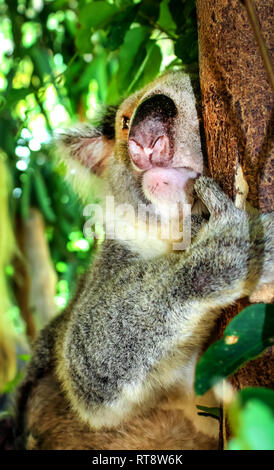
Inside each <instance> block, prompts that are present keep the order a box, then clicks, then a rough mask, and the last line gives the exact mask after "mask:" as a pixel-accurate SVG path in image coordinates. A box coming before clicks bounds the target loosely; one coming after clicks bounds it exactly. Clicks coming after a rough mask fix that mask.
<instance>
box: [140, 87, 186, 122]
mask: <svg viewBox="0 0 274 470" xmlns="http://www.w3.org/2000/svg"><path fill="white" fill-rule="evenodd" d="M176 115H177V108H176V106H175V103H174V101H173V100H172V99H171V98H169V97H168V96H166V95H162V94H159V95H153V96H151V97H150V98H147V99H146V100H145V101H143V103H141V104H140V106H139V107H138V108H137V111H136V113H135V116H134V118H133V123H132V125H133V126H136V125H138V124H139V122H140V121H144V120H145V119H147V118H149V119H155V118H156V119H159V120H160V121H162V122H163V123H164V122H166V121H169V120H170V119H172V118H175V117H176Z"/></svg>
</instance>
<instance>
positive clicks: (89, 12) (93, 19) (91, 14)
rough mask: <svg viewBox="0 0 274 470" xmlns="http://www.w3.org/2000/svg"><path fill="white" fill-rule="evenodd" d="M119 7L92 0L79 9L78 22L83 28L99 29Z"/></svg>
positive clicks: (110, 18) (108, 21)
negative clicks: (92, 0)
mask: <svg viewBox="0 0 274 470" xmlns="http://www.w3.org/2000/svg"><path fill="white" fill-rule="evenodd" d="M118 11H119V9H118V8H117V7H116V6H115V5H111V4H110V3H107V2H92V3H89V4H88V5H84V6H83V7H82V8H81V9H80V11H79V22H80V24H81V25H82V26H84V28H89V29H91V28H95V29H100V28H103V27H104V26H106V25H107V24H108V23H110V21H111V20H112V18H113V16H114V15H115V13H117V12H118Z"/></svg>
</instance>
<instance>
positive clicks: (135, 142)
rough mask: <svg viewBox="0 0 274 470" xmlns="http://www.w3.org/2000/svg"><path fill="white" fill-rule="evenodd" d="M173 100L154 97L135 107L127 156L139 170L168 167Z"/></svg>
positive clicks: (171, 146) (171, 154)
mask: <svg viewBox="0 0 274 470" xmlns="http://www.w3.org/2000/svg"><path fill="white" fill-rule="evenodd" d="M176 115H177V108H176V106H175V103H174V101H173V100H172V99H171V98H169V97H168V96H166V95H163V94H157V95H153V96H151V97H150V98H147V99H146V100H145V101H143V102H142V103H141V104H140V105H139V106H138V108H137V110H136V112H135V114H134V117H133V120H132V123H131V127H130V132H129V142H128V145H129V154H130V157H131V159H132V161H133V163H134V165H135V166H136V167H137V168H138V169H140V170H148V169H150V168H153V167H159V166H160V167H163V166H164V167H165V166H168V164H169V161H170V160H171V159H172V156H173V132H172V128H173V123H174V118H175V117H176Z"/></svg>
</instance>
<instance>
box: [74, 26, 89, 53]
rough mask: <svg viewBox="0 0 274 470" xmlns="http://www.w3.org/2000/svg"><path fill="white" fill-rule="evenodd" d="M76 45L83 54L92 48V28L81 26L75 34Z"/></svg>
mask: <svg viewBox="0 0 274 470" xmlns="http://www.w3.org/2000/svg"><path fill="white" fill-rule="evenodd" d="M75 47H76V49H77V50H78V52H80V53H81V54H85V53H89V52H91V50H92V44H91V31H90V28H79V29H78V31H77V32H76V36H75Z"/></svg>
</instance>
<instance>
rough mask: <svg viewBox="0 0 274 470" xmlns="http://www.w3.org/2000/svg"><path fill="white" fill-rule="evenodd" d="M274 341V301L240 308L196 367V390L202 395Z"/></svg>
mask: <svg viewBox="0 0 274 470" xmlns="http://www.w3.org/2000/svg"><path fill="white" fill-rule="evenodd" d="M273 342H274V305H271V304H267V305H266V304H254V305H250V306H249V307H247V308H246V309H244V310H243V311H242V312H240V313H239V314H238V315H237V316H236V317H235V318H233V320H232V321H231V322H230V324H229V325H228V327H227V328H226V330H225V331H224V337H223V339H221V340H220V341H217V342H216V343H214V344H212V345H211V346H210V347H209V348H208V350H207V351H206V352H205V354H204V355H203V356H202V357H201V359H200V360H199V362H198V364H197V368H196V378H195V391H196V393H197V395H202V394H203V393H205V392H206V391H207V390H209V389H210V388H211V387H212V386H213V385H214V384H216V383H217V382H218V381H219V380H221V379H223V378H225V377H228V376H229V375H231V374H232V373H233V372H235V371H236V370H237V369H238V368H239V367H240V366H241V365H243V364H244V363H245V362H246V361H248V360H250V359H253V358H255V357H257V356H258V355H259V354H261V353H262V352H263V351H264V349H265V348H267V347H269V346H272V345H273Z"/></svg>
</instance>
